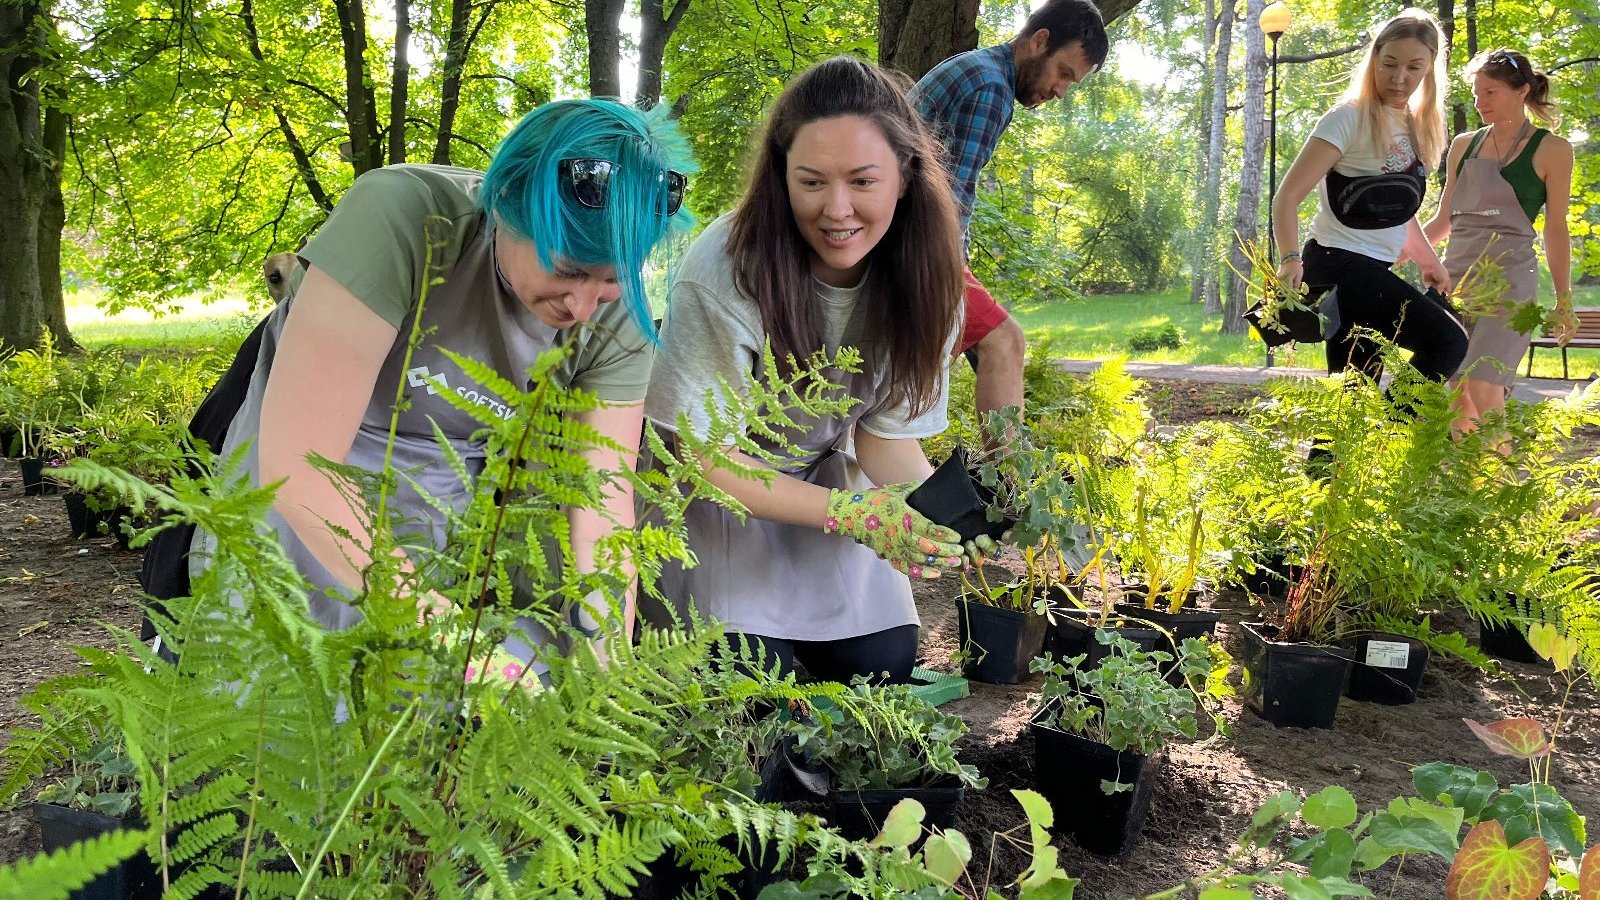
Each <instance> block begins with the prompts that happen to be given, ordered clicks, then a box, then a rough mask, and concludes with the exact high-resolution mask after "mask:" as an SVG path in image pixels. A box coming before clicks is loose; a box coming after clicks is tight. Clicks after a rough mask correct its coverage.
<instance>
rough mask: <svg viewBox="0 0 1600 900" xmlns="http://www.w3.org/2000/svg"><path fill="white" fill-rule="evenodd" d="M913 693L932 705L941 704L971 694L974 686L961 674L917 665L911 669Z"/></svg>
mask: <svg viewBox="0 0 1600 900" xmlns="http://www.w3.org/2000/svg"><path fill="white" fill-rule="evenodd" d="M911 693H913V694H915V695H917V697H919V698H920V699H922V700H924V701H927V703H928V704H929V705H931V706H940V705H942V704H945V703H949V702H950V701H951V700H960V699H961V698H962V697H965V696H967V695H968V694H971V693H972V686H971V685H970V684H968V683H967V680H966V679H965V678H962V677H961V676H960V675H953V674H951V673H949V672H935V671H933V670H932V669H925V668H923V667H922V666H917V667H916V668H915V669H912V670H911Z"/></svg>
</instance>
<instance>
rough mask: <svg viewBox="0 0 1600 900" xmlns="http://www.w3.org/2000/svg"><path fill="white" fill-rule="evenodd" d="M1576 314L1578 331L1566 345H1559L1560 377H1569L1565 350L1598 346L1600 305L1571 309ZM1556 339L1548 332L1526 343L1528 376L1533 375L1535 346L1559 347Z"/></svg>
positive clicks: (1599, 337)
mask: <svg viewBox="0 0 1600 900" xmlns="http://www.w3.org/2000/svg"><path fill="white" fill-rule="evenodd" d="M1573 312H1575V313H1577V314H1578V333H1577V335H1575V336H1574V337H1573V338H1572V340H1571V341H1570V342H1568V343H1567V346H1565V347H1561V377H1562V378H1571V377H1572V376H1571V375H1569V374H1567V350H1569V349H1571V348H1573V347H1595V348H1600V306H1585V307H1581V308H1578V309H1575V310H1573ZM1559 346H1560V345H1559V344H1557V343H1556V339H1555V338H1553V337H1551V336H1550V335H1548V334H1541V335H1539V336H1538V337H1536V338H1534V339H1533V342H1532V343H1530V344H1529V345H1528V377H1529V378H1532V377H1533V351H1534V348H1536V347H1559Z"/></svg>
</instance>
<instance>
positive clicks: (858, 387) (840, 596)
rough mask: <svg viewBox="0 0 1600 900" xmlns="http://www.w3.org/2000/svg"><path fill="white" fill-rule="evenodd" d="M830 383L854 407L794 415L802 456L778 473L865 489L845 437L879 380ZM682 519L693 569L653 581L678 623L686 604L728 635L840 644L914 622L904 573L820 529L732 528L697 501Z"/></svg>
mask: <svg viewBox="0 0 1600 900" xmlns="http://www.w3.org/2000/svg"><path fill="white" fill-rule="evenodd" d="M834 349H837V348H830V350H834ZM861 349H862V356H863V358H864V359H866V360H868V361H869V362H867V363H866V364H865V365H863V366H862V368H863V369H872V368H875V369H877V370H878V371H879V372H880V373H882V372H883V371H884V369H885V367H884V366H882V365H878V366H872V364H871V362H870V360H872V359H873V354H872V351H871V349H870V348H868V347H862V348H861ZM880 358H881V357H880ZM757 374H759V373H757ZM829 380H831V381H833V382H834V383H835V384H840V385H842V386H843V388H844V390H845V391H847V392H848V393H849V395H850V396H852V397H855V398H856V399H857V400H859V401H860V402H859V403H857V404H856V405H855V406H854V407H852V409H851V410H850V412H849V413H847V414H846V415H844V416H842V417H840V418H835V419H816V418H806V417H799V416H797V417H795V421H796V423H797V425H798V427H797V428H796V429H794V430H792V431H790V432H789V433H788V434H787V435H786V436H787V437H788V439H789V440H790V442H791V443H793V444H794V445H796V446H797V447H799V448H800V449H801V450H802V451H803V452H802V453H801V454H800V455H799V456H798V457H797V458H793V459H791V460H790V461H789V462H788V463H787V464H786V465H783V466H781V467H780V468H779V471H781V472H784V473H785V474H788V475H793V476H794V477H796V478H799V479H801V480H802V481H806V482H809V483H811V484H816V485H821V486H823V487H829V488H851V489H861V488H866V487H871V486H872V482H871V480H870V479H868V478H867V477H866V475H865V474H864V473H863V472H862V471H861V468H860V466H859V465H857V463H856V459H855V456H854V454H853V452H852V451H853V448H852V447H851V440H850V439H851V435H852V433H853V432H854V429H855V425H856V422H857V421H858V420H860V419H861V417H862V416H863V415H865V414H866V413H867V412H868V411H870V410H872V409H873V408H874V406H876V405H877V404H879V403H880V402H882V400H883V398H884V395H885V393H886V392H887V391H886V389H887V381H888V379H887V377H886V376H885V375H883V374H878V375H875V374H873V373H872V372H870V371H868V372H863V373H859V374H855V375H847V374H843V373H839V372H833V373H830V378H829ZM761 443H762V444H763V446H768V447H770V446H771V445H770V443H769V442H767V441H766V440H764V439H763V440H761ZM685 520H686V523H687V525H688V533H689V547H690V549H692V550H693V551H694V554H695V556H696V558H697V559H698V561H699V562H698V564H697V565H696V566H694V567H693V568H684V567H682V566H678V565H669V566H668V567H666V569H665V570H664V571H663V572H662V575H661V579H660V581H659V582H658V585H659V587H660V589H661V592H662V594H663V595H664V596H665V597H666V598H668V599H669V600H670V601H671V602H672V605H673V608H674V611H675V612H676V613H677V614H678V615H679V616H686V615H687V612H688V609H689V607H690V605H691V604H692V605H693V606H694V607H695V608H696V609H697V610H698V611H699V613H700V615H701V616H703V617H709V618H711V619H715V620H717V621H719V622H722V623H723V624H724V626H725V628H726V630H727V631H728V632H729V633H737V634H753V635H761V636H763V637H773V638H782V639H785V640H792V641H831V640H840V639H843V638H852V637H859V636H861V635H865V634H872V633H874V632H878V631H883V630H885V629H888V628H896V627H899V626H901V625H913V624H920V623H919V622H918V619H917V609H916V606H915V605H914V604H913V603H912V601H911V583H910V581H909V580H908V579H907V578H906V576H905V575H902V574H900V573H899V572H896V571H895V570H894V569H893V568H892V567H891V566H890V565H889V563H887V562H885V561H884V560H881V559H879V558H878V557H877V554H875V553H873V552H872V551H871V550H869V549H867V548H866V547H865V546H862V545H861V544H857V543H856V542H855V541H853V540H851V539H850V538H847V537H844V536H842V535H838V534H824V533H823V531H822V528H821V526H820V525H819V526H815V527H813V526H809V525H787V524H783V523H780V522H769V521H765V520H762V519H757V518H755V517H754V516H750V517H747V518H746V519H745V520H744V521H743V522H741V521H739V519H738V518H737V517H735V516H733V515H732V514H731V513H729V512H727V511H726V510H724V509H723V508H722V507H720V506H717V505H716V504H714V503H711V502H709V501H704V500H696V501H694V502H693V503H691V504H690V505H689V509H688V511H687V514H686V516H685ZM643 609H644V610H645V614H646V616H647V618H648V619H650V620H651V621H652V622H655V623H656V624H658V625H659V624H667V623H668V622H669V621H670V618H671V616H670V614H668V613H667V612H666V611H665V610H661V609H659V608H657V607H655V606H654V605H653V604H643Z"/></svg>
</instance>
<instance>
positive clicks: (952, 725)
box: [788, 678, 988, 791]
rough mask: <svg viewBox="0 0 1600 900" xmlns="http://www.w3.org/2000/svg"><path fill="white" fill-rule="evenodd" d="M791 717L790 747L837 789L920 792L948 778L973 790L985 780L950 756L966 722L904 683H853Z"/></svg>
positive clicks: (983, 784)
mask: <svg viewBox="0 0 1600 900" xmlns="http://www.w3.org/2000/svg"><path fill="white" fill-rule="evenodd" d="M831 700H832V702H831V703H829V704H827V705H822V704H818V705H816V706H813V707H812V708H811V710H810V712H811V715H810V716H803V717H798V718H796V719H794V720H793V721H792V722H791V724H790V725H789V727H788V733H789V734H791V735H793V736H794V738H795V749H796V750H797V751H799V752H801V753H804V754H805V755H806V756H808V757H809V758H810V759H811V761H812V762H815V763H818V764H820V765H822V766H825V767H826V768H827V769H828V771H829V772H831V773H832V775H833V786H834V788H835V789H837V790H842V791H865V790H875V789H880V788H901V787H924V786H927V785H928V784H930V783H932V782H935V781H939V780H941V779H945V778H954V779H956V780H959V781H960V782H961V783H963V784H966V785H968V786H969V787H974V788H980V789H981V788H983V787H984V786H985V785H987V784H988V782H987V781H986V780H985V779H984V778H982V777H981V776H980V775H979V774H978V770H977V769H975V768H973V767H972V766H970V765H966V764H963V763H962V762H960V761H959V760H958V759H956V751H955V743H956V740H957V739H959V738H960V737H961V736H962V735H963V734H966V732H967V726H966V723H965V722H962V721H961V719H960V718H958V717H956V716H952V715H950V714H948V713H943V712H940V711H939V710H938V709H937V708H936V707H934V706H933V705H932V704H930V703H928V702H927V701H926V700H923V699H922V698H920V697H918V696H917V695H916V694H913V693H912V692H911V689H910V687H908V686H906V685H886V686H882V687H874V686H872V685H870V684H868V683H866V681H865V680H864V679H861V678H857V679H856V681H855V682H854V683H853V684H851V685H850V688H849V689H848V690H846V691H842V692H840V693H839V694H838V695H836V696H835V697H833V698H831Z"/></svg>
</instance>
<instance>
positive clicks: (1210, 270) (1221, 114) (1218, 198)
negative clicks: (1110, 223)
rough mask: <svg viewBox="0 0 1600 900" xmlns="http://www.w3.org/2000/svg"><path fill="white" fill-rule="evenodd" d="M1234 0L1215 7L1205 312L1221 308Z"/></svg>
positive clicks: (1205, 211)
mask: <svg viewBox="0 0 1600 900" xmlns="http://www.w3.org/2000/svg"><path fill="white" fill-rule="evenodd" d="M1233 4H1234V0H1223V3H1222V8H1221V9H1220V10H1218V11H1217V13H1218V17H1219V21H1218V23H1217V63H1216V70H1215V72H1214V73H1213V75H1212V81H1211V134H1210V135H1209V136H1208V137H1207V142H1206V187H1205V191H1206V195H1205V206H1204V207H1203V210H1202V213H1201V220H1200V225H1201V228H1202V229H1204V234H1205V238H1206V260H1205V268H1204V270H1203V273H1202V274H1203V276H1204V284H1203V288H1204V296H1205V304H1206V312H1207V313H1208V314H1210V315H1217V314H1218V313H1220V312H1222V290H1221V287H1220V285H1219V283H1218V281H1217V273H1218V271H1219V270H1220V267H1219V266H1218V265H1217V259H1216V254H1217V253H1218V252H1219V251H1220V250H1221V249H1222V244H1221V242H1220V241H1218V240H1217V221H1218V217H1219V216H1221V215H1222V161H1223V159H1224V157H1225V156H1226V152H1227V149H1228V144H1227V139H1228V81H1229V77H1228V72H1229V70H1228V65H1229V62H1230V61H1231V57H1232V55H1233V20H1234V18H1235V16H1234V5H1233Z"/></svg>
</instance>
